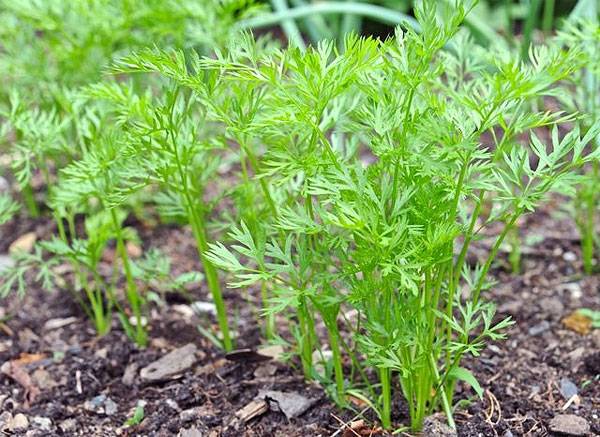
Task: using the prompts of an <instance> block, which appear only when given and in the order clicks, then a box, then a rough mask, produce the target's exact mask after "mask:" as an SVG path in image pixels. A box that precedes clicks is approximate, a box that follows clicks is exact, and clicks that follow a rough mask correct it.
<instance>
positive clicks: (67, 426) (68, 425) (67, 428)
mask: <svg viewBox="0 0 600 437" xmlns="http://www.w3.org/2000/svg"><path fill="white" fill-rule="evenodd" d="M58 427H59V428H60V429H61V431H62V432H64V433H65V434H69V433H72V432H73V431H75V430H76V429H77V421H76V420H75V419H65V420H63V421H62V422H60V423H59V424H58Z"/></svg>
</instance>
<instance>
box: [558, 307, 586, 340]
mask: <svg viewBox="0 0 600 437" xmlns="http://www.w3.org/2000/svg"><path fill="white" fill-rule="evenodd" d="M562 323H563V325H565V326H566V327H567V328H568V329H570V330H571V331H575V332H577V333H579V334H582V335H586V334H589V333H590V331H591V330H592V319H590V318H589V317H587V316H584V315H583V314H581V313H580V312H577V311H576V312H574V313H572V314H571V315H569V316H567V317H565V318H564V319H563V320H562Z"/></svg>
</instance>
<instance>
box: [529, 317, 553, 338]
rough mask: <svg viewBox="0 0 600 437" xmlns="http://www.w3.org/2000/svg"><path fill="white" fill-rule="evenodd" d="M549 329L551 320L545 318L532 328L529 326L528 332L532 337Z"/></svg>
mask: <svg viewBox="0 0 600 437" xmlns="http://www.w3.org/2000/svg"><path fill="white" fill-rule="evenodd" d="M549 329H550V322H548V321H547V320H544V321H543V322H540V323H538V324H537V325H534V326H532V327H531V328H529V331H528V333H529V335H531V336H532V337H535V336H536V335H540V334H542V333H544V332H546V331H547V330H549Z"/></svg>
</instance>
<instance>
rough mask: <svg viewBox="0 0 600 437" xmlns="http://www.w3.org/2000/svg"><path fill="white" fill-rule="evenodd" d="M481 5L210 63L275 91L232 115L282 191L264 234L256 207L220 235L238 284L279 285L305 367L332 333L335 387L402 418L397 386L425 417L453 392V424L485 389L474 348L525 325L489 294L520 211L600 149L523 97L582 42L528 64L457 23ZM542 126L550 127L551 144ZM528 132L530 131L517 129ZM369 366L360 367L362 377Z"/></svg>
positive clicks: (565, 69) (224, 75)
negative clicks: (500, 316)
mask: <svg viewBox="0 0 600 437" xmlns="http://www.w3.org/2000/svg"><path fill="white" fill-rule="evenodd" d="M472 6H473V3H472V2H457V3H456V5H455V7H454V8H443V7H442V8H436V6H435V2H430V1H424V2H421V3H420V4H419V7H418V8H417V9H416V16H417V19H418V20H419V25H420V27H421V29H422V32H420V33H416V32H414V31H412V30H410V29H407V30H398V31H397V33H396V37H395V38H393V39H390V40H388V41H386V42H378V41H376V40H373V39H369V38H358V37H355V36H351V37H348V38H347V39H346V41H345V45H344V47H343V50H342V51H339V52H338V51H337V50H336V48H335V45H334V44H333V43H321V44H319V45H318V46H317V47H315V48H309V49H307V51H306V52H302V51H301V50H300V49H298V48H290V49H288V50H283V51H275V52H273V53H270V54H267V55H264V56H254V55H253V54H254V53H255V51H254V49H253V46H252V44H251V43H248V45H247V46H240V44H238V46H237V47H236V48H235V49H234V50H232V51H231V52H230V53H229V54H223V55H220V56H217V57H216V58H211V59H208V58H206V59H203V60H200V61H198V62H196V63H197V68H198V69H200V70H203V71H217V72H219V75H220V77H221V78H220V81H221V82H224V83H227V84H228V87H227V88H228V89H230V90H231V89H236V84H241V85H240V86H244V89H248V87H250V88H251V89H252V92H253V93H254V94H255V95H260V96H261V97H260V100H259V101H258V102H257V104H256V106H255V107H254V108H253V111H252V114H253V117H252V118H251V119H247V118H245V119H243V121H242V120H235V119H234V120H230V123H232V126H233V127H234V128H235V127H236V126H237V127H241V126H243V127H244V132H246V133H247V134H248V136H247V138H251V142H252V143H253V144H257V145H261V146H264V149H262V150H263V155H262V156H261V159H260V161H261V163H262V165H261V168H260V172H259V174H258V178H259V180H261V181H262V182H265V183H268V184H269V186H270V187H274V191H275V194H274V196H273V198H274V199H277V203H276V204H275V208H274V209H275V211H276V212H277V214H276V215H275V214H274V215H273V218H272V221H270V222H263V223H262V225H263V226H262V232H258V233H257V232H252V231H251V229H250V227H249V226H248V225H247V224H245V223H241V224H240V225H239V227H237V228H236V229H234V231H232V232H231V234H230V237H231V238H232V239H233V240H234V241H235V244H233V245H232V246H231V247H230V248H228V247H227V246H225V245H224V244H221V243H217V244H214V245H212V246H211V251H210V255H209V259H210V260H211V261H212V262H213V263H214V264H215V265H217V266H219V267H221V268H222V269H225V270H228V271H230V272H232V273H233V274H234V277H235V279H234V280H233V281H232V282H231V286H233V287H247V286H249V285H252V284H255V283H261V282H264V281H266V282H267V283H269V284H270V286H271V287H272V292H273V297H272V299H271V302H270V304H269V306H268V307H267V308H265V312H267V313H271V312H274V311H281V312H286V313H290V314H293V315H294V317H293V319H292V321H291V323H292V324H293V325H294V326H295V327H296V328H295V329H292V331H293V332H297V333H298V335H296V336H295V341H296V346H295V350H296V351H297V352H298V355H299V356H300V360H301V363H302V367H303V369H304V372H305V376H306V377H307V378H309V379H310V378H315V377H316V371H315V368H314V364H313V352H314V351H315V350H316V349H319V350H321V349H323V348H326V347H328V348H329V349H330V350H331V352H332V354H331V356H332V367H333V369H334V380H335V381H334V386H335V389H334V393H335V398H336V399H337V400H338V401H339V402H340V403H341V404H344V403H345V402H346V395H347V394H353V395H354V396H360V397H362V398H363V399H366V400H367V401H368V402H369V403H370V405H372V407H373V408H374V409H375V411H377V413H378V414H379V416H380V418H381V421H382V423H383V425H384V426H385V427H386V428H390V427H391V426H392V410H393V408H394V407H393V405H392V399H393V396H392V393H393V391H394V390H395V388H396V387H399V389H400V391H401V393H402V395H403V396H404V398H405V400H406V402H407V404H408V407H409V412H410V418H411V428H412V429H413V430H419V429H420V428H421V426H422V423H423V419H424V417H425V416H426V415H428V414H430V413H432V412H433V411H436V410H437V409H440V408H441V409H443V410H444V411H445V412H446V415H447V417H448V421H449V423H450V424H451V425H454V422H453V419H452V405H453V392H454V386H455V384H456V381H458V380H463V381H465V382H467V383H468V384H470V385H471V386H472V387H473V388H474V389H475V390H476V391H478V392H480V389H479V385H478V383H477V381H476V380H475V378H474V377H473V375H472V374H471V373H470V372H469V371H468V370H467V369H465V368H463V367H461V366H460V364H461V361H462V359H463V357H464V356H465V355H467V354H472V355H475V356H477V355H478V354H479V353H480V351H481V350H482V349H483V348H484V347H485V345H486V343H487V342H488V341H490V340H497V339H501V338H503V337H504V334H503V330H504V328H506V327H507V326H508V325H510V323H511V322H510V320H509V319H504V320H499V321H497V320H495V318H494V306H493V304H492V303H489V302H486V301H485V298H484V291H485V290H486V289H487V288H488V287H489V286H490V283H489V282H488V280H487V273H488V272H489V270H490V268H491V267H492V265H493V263H494V261H495V260H496V258H497V256H498V251H499V248H500V247H501V245H502V244H503V242H504V241H505V239H506V236H507V234H508V233H509V232H510V231H511V229H512V228H513V226H514V225H515V223H516V222H517V220H518V219H519V217H521V216H522V215H524V214H526V213H528V212H531V211H533V210H534V209H535V208H536V206H537V205H538V204H539V203H540V202H541V201H543V199H544V198H545V196H546V195H547V194H548V193H549V192H551V191H552V190H554V189H557V187H560V188H561V189H567V188H568V187H573V185H574V184H575V183H576V182H577V180H578V177H577V176H576V174H575V170H576V169H577V168H579V167H581V166H582V165H584V164H586V163H591V162H593V161H595V160H597V159H598V155H599V152H598V150H597V149H596V148H594V149H593V151H591V152H590V153H588V154H585V153H584V148H585V147H586V146H587V145H588V143H590V141H591V140H592V139H593V138H594V137H595V136H596V135H597V134H598V131H599V129H600V126H598V125H597V124H595V125H594V126H592V127H591V128H590V129H589V130H587V129H586V131H585V134H584V135H581V134H580V128H579V127H577V126H576V127H575V128H573V129H572V130H571V131H570V132H569V133H567V134H566V135H564V136H561V135H559V129H558V127H559V126H562V125H563V124H564V123H565V122H572V120H573V119H572V117H569V116H565V115H564V114H563V113H562V112H552V111H545V110H542V111H540V112H530V111H528V110H525V108H526V107H527V102H529V101H531V100H533V99H540V100H541V99H542V98H543V97H544V96H548V95H554V94H556V92H557V90H556V88H555V84H556V83H557V82H558V81H560V80H562V79H565V78H566V77H568V76H569V75H571V74H572V73H573V72H574V71H575V70H576V69H577V68H580V67H581V63H582V56H581V52H580V51H579V50H578V49H577V48H573V49H570V50H563V49H562V48H561V47H560V46H559V45H556V44H550V45H548V46H536V47H534V48H532V49H531V50H530V52H529V60H530V62H529V63H528V64H524V63H522V62H521V61H520V58H519V56H518V54H513V53H509V52H506V51H502V50H500V49H498V50H494V51H492V52H491V53H483V52H481V51H480V50H478V49H477V47H476V46H474V45H473V44H472V43H471V42H470V40H469V38H465V37H464V36H460V37H457V32H458V31H459V28H460V25H461V23H462V22H463V20H464V18H465V16H466V15H467V13H468V12H469V10H470V9H471V8H472ZM440 17H441V18H440ZM249 84H251V85H249ZM225 98H226V99H227V98H228V99H231V100H233V101H234V102H235V101H239V100H240V99H242V97H241V96H235V95H233V96H229V97H225ZM539 127H544V128H547V129H549V130H550V132H551V135H550V138H549V140H548V143H545V142H544V141H542V140H541V139H540V137H538V136H537V135H536V133H535V132H534V129H536V128H539ZM523 136H525V137H527V138H528V144H527V145H522V144H521V143H520V142H518V141H516V138H517V137H523ZM490 138H491V140H490ZM491 227H499V228H500V231H499V233H498V234H497V236H496V237H495V239H494V241H493V243H492V244H491V246H490V247H488V251H487V257H486V259H485V260H484V261H483V262H482V264H480V265H476V266H470V265H468V264H467V262H466V259H467V253H468V250H469V247H470V246H471V245H472V244H474V243H475V242H477V240H478V239H479V237H480V236H481V235H482V233H484V232H485V231H486V230H487V229H489V228H491ZM348 309H352V310H353V311H351V314H354V317H352V318H348V317H347V314H348ZM319 321H322V322H323V325H324V326H325V330H326V332H327V337H326V338H327V340H326V342H325V343H328V344H322V340H321V338H320V336H319V332H318V330H317V328H316V327H317V325H318V322H319ZM341 327H343V328H344V330H349V331H350V332H352V344H349V343H348V340H347V339H344V337H343V336H342V335H341V334H340V333H341ZM344 357H347V360H346V361H344ZM348 363H350V365H349V367H351V370H350V372H348V370H347V369H346V367H347V365H348ZM369 369H373V370H375V371H376V373H377V375H378V383H377V384H374V383H372V380H371V379H369V378H368V375H369ZM355 370H356V372H357V374H360V375H362V376H363V381H362V383H361V382H360V381H358V382H357V381H355V380H351V379H350V378H349V375H351V374H354V373H355V372H354V371H355Z"/></svg>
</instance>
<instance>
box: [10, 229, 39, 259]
mask: <svg viewBox="0 0 600 437" xmlns="http://www.w3.org/2000/svg"><path fill="white" fill-rule="evenodd" d="M36 241H37V235H36V234H35V232H27V233H26V234H23V235H21V236H20V237H19V238H17V239H16V240H15V241H13V242H12V244H11V245H10V247H9V248H8V253H11V254H12V253H17V252H31V250H32V249H33V245H34V244H35V242H36Z"/></svg>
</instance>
